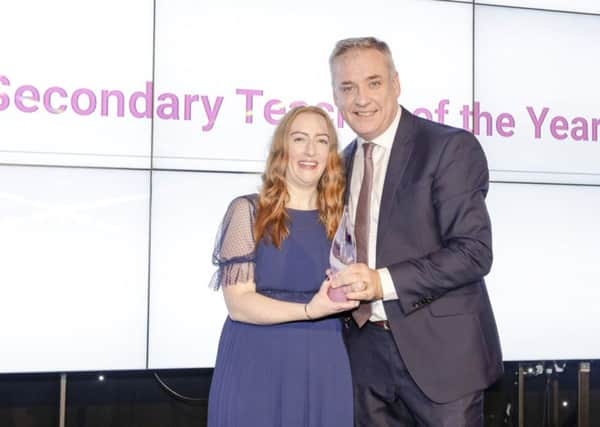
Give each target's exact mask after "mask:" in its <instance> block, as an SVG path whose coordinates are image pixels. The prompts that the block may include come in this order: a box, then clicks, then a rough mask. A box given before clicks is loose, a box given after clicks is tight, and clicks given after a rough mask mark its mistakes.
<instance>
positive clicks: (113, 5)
mask: <svg viewBox="0 0 600 427" xmlns="http://www.w3.org/2000/svg"><path fill="white" fill-rule="evenodd" d="M1 14H2V24H1V25H0V39H1V40H4V41H5V42H3V43H2V44H0V58H1V60H0V163H5V164H42V165H74V166H113V167H149V166H150V151H151V150H150V145H151V144H150V142H151V141H150V131H151V117H152V35H153V2H152V0H132V1H127V2H122V1H119V0H107V1H101V2H100V1H97V2H74V1H70V0H57V1H52V2H46V1H34V2H32V1H25V2H5V4H3V5H2V8H1Z"/></svg>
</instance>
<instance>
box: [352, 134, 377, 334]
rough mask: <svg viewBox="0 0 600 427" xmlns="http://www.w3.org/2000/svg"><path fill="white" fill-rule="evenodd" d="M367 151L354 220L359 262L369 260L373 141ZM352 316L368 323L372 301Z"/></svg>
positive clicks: (359, 321) (364, 146) (357, 320)
mask: <svg viewBox="0 0 600 427" xmlns="http://www.w3.org/2000/svg"><path fill="white" fill-rule="evenodd" d="M362 147H363V150H364V152H365V159H364V168H363V178H362V183H361V184H360V193H359V195H358V204H357V205H356V219H355V221H354V235H355V237H356V259H357V261H358V262H362V263H365V264H368V262H369V222H370V221H369V208H370V204H371V189H372V187H373V148H374V147H375V144H373V143H372V142H364V143H363V144H362ZM352 317H354V321H355V322H356V324H357V325H358V327H359V328H362V326H363V325H364V324H365V323H367V320H369V317H371V303H370V302H366V303H361V304H360V305H359V306H358V308H357V309H356V310H354V311H353V312H352Z"/></svg>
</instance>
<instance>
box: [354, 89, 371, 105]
mask: <svg viewBox="0 0 600 427" xmlns="http://www.w3.org/2000/svg"><path fill="white" fill-rule="evenodd" d="M354 103H355V104H356V105H359V106H365V105H367V104H368V103H369V97H368V96H367V93H366V91H365V90H364V89H363V88H358V89H356V96H355V97H354Z"/></svg>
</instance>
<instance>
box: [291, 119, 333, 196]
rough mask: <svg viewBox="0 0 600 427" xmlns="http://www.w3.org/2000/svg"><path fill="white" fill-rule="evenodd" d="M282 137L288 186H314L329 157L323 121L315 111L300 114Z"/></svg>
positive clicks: (327, 136)
mask: <svg viewBox="0 0 600 427" xmlns="http://www.w3.org/2000/svg"><path fill="white" fill-rule="evenodd" d="M285 138H286V141H285V143H286V144H287V146H288V157H289V159H288V165H287V169H286V173H285V178H286V182H287V185H288V187H291V188H298V189H306V188H317V184H318V183H319V179H321V175H323V171H325V166H326V165H327V158H328V157H329V143H330V140H329V139H330V138H329V131H328V129H327V122H326V121H325V119H324V118H323V117H321V116H320V115H318V114H314V113H301V114H299V115H298V117H296V118H295V119H294V121H293V122H292V124H291V126H290V130H289V132H288V134H287V135H286V136H285Z"/></svg>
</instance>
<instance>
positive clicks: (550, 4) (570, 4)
mask: <svg viewBox="0 0 600 427" xmlns="http://www.w3.org/2000/svg"><path fill="white" fill-rule="evenodd" d="M475 3H476V4H477V3H485V4H491V5H499V6H512V7H528V8H535V9H546V10H557V11H568V12H580V13H598V14H600V5H599V4H598V2H597V1H596V0H568V1H565V0H489V1H487V0H486V1H478V0H475Z"/></svg>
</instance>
